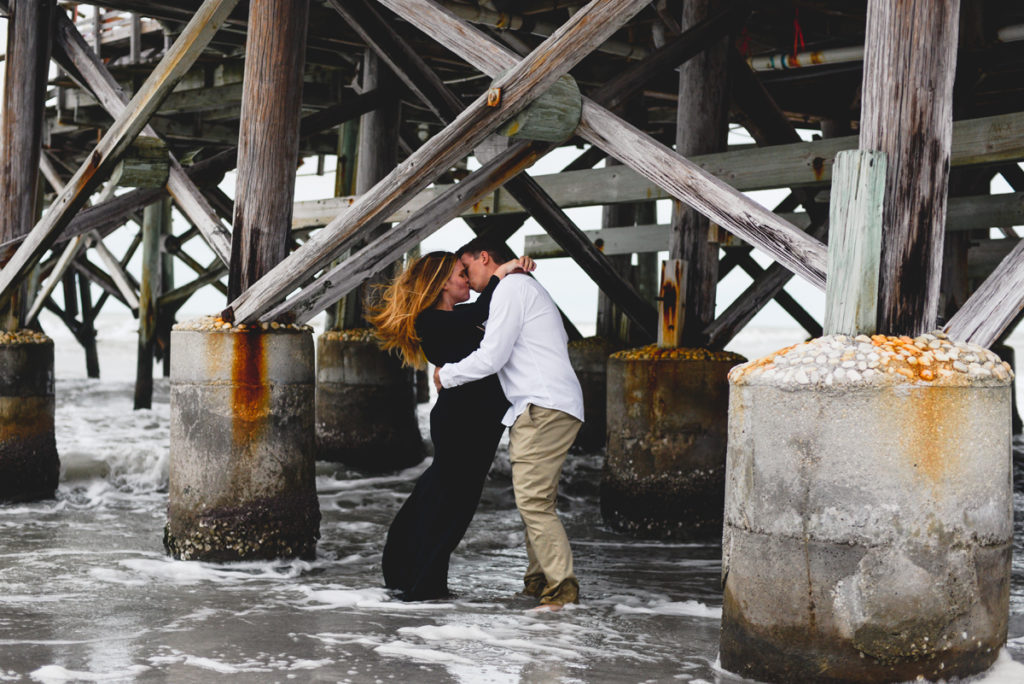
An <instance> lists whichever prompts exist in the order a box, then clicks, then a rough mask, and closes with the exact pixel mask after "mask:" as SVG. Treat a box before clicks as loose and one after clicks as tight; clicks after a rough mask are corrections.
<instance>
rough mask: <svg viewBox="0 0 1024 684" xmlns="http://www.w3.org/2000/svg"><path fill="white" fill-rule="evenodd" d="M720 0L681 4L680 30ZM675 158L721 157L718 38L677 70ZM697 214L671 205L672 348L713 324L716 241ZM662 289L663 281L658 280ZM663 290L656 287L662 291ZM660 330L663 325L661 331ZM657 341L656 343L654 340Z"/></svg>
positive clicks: (698, 341) (722, 93) (725, 119)
mask: <svg viewBox="0 0 1024 684" xmlns="http://www.w3.org/2000/svg"><path fill="white" fill-rule="evenodd" d="M724 4H725V3H724V2H722V0H690V1H689V2H686V3H684V4H683V18H682V22H681V24H680V25H681V26H682V28H684V29H687V28H690V27H691V26H694V25H696V24H698V23H699V22H701V21H703V20H706V19H707V18H708V17H710V16H714V13H715V12H716V11H720V10H721V7H722V6H723V5H724ZM676 107H677V109H676V152H677V153H679V154H681V155H682V156H684V157H691V156H694V155H699V154H707V153H710V152H724V151H725V148H726V137H727V135H728V132H729V39H728V37H726V36H723V37H720V38H719V39H718V40H717V41H715V42H714V43H712V44H711V45H709V46H708V47H707V49H705V50H704V52H702V53H701V54H699V55H697V56H696V57H694V58H693V59H690V60H688V61H687V62H686V63H685V64H683V65H682V66H681V67H679V97H678V102H677V105H676ZM710 233H711V223H710V221H708V219H707V218H705V217H704V216H703V215H702V214H701V213H700V212H698V211H697V210H696V209H694V208H693V207H690V206H688V205H686V204H684V203H683V202H681V201H679V200H675V201H673V203H672V233H671V235H670V237H669V259H671V260H682V261H684V262H685V263H686V265H687V267H686V269H685V274H686V282H685V284H684V287H685V290H686V294H685V297H684V299H685V301H686V305H687V312H686V320H685V321H683V320H682V319H680V323H681V324H682V330H681V331H680V332H679V334H678V335H673V336H672V338H673V339H678V340H679V345H678V346H687V347H701V346H703V345H704V344H705V339H704V333H703V331H704V327H705V326H707V324H708V323H710V322H711V321H713V320H714V318H715V289H716V286H717V285H718V238H717V236H714V237H712V235H711V234H710ZM663 283H664V279H663ZM664 287H665V285H664V284H663V285H662V288H664ZM661 327H662V328H664V319H663V324H662V326H661ZM659 339H660V338H659Z"/></svg>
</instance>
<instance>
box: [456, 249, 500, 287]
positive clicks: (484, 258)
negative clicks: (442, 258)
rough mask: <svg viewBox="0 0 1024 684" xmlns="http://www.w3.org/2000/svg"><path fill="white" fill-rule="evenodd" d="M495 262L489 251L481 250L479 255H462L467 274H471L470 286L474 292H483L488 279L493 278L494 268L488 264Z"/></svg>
mask: <svg viewBox="0 0 1024 684" xmlns="http://www.w3.org/2000/svg"><path fill="white" fill-rule="evenodd" d="M489 263H493V262H492V261H491V260H490V258H489V255H488V254H487V252H480V254H478V255H477V256H475V257H474V256H473V255H472V254H469V253H466V254H463V255H462V265H463V266H465V267H466V275H467V276H469V286H470V287H471V288H473V291H474V292H481V291H482V290H483V289H484V288H485V287H487V281H489V280H490V279H491V274H492V273H493V272H494V269H492V268H489V267H488V264H489Z"/></svg>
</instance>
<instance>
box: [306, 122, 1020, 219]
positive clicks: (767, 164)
mask: <svg viewBox="0 0 1024 684" xmlns="http://www.w3.org/2000/svg"><path fill="white" fill-rule="evenodd" d="M856 148H857V137H856V136H849V137H844V138H830V139H825V140H815V141H812V142H803V143H795V144H791V145H773V146H771V147H764V148H749V149H745V150H742V151H734V152H724V153H721V154H709V155H701V156H699V157H694V158H693V159H691V160H690V161H692V162H693V163H695V164H697V165H698V166H700V167H701V168H702V169H704V170H706V171H708V172H710V173H713V174H714V175H715V176H716V177H718V178H720V179H721V180H723V181H725V182H726V183H728V184H729V185H731V186H732V187H734V188H736V189H737V190H741V191H744V192H746V191H750V190H764V189H770V188H780V187H803V186H816V185H817V186H820V185H825V184H827V183H829V182H830V181H831V179H832V163H833V160H834V158H835V155H836V153H837V152H840V151H842V150H852V149H856ZM951 155H952V156H951V159H950V163H951V165H952V166H955V167H958V166H970V165H976V164H987V163H993V162H998V161H1000V160H1005V159H1024V117H1022V116H1020V115H1019V114H1005V115H999V116H994V117H987V118H982V119H972V120H969V121H958V122H956V123H954V124H953V148H952V152H951ZM815 169H820V172H818V171H816V170H815ZM534 180H536V181H537V183H538V184H539V185H540V186H541V188H543V189H544V192H546V193H547V194H549V195H551V197H552V198H554V200H555V201H556V202H557V203H558V205H559V206H560V207H562V208H572V207H588V206H596V205H600V204H616V203H625V202H639V201H646V200H652V199H670V198H671V197H672V195H671V194H670V193H669V192H668V191H666V190H664V189H663V188H661V187H660V186H658V185H657V184H656V183H653V182H652V181H650V180H648V179H647V178H645V177H644V176H642V175H640V174H638V173H636V172H635V171H633V170H631V169H630V168H629V167H614V168H611V169H605V168H598V169H586V170H577V171H567V172H563V173H557V174H546V175H538V176H534ZM443 191H444V186H438V187H431V188H428V189H427V190H424V191H423V193H421V194H419V195H417V196H416V197H414V198H413V199H412V200H410V201H409V203H408V204H406V205H405V206H403V207H402V208H401V209H400V210H398V211H396V212H394V213H392V214H390V215H389V216H388V217H387V220H389V221H402V220H405V219H406V218H408V217H409V216H410V215H411V214H413V213H415V212H416V211H418V210H419V209H421V208H422V207H423V206H424V205H425V204H426V203H427V202H429V201H430V200H431V199H433V198H434V197H436V196H437V194H439V193H440V192H443ZM354 201H355V198H354V197H337V198H329V199H324V200H308V201H302V202H296V204H295V211H294V214H293V219H292V221H293V223H292V225H293V227H295V228H314V227H317V226H323V225H326V224H327V223H328V222H329V221H330V220H331V219H334V218H337V217H338V215H339V214H340V213H341V212H344V211H347V210H348V207H349V205H350V204H352V203H353V202H354ZM522 211H523V208H522V206H521V205H520V204H519V203H518V202H516V200H515V198H514V197H512V195H511V194H509V193H503V192H502V193H498V197H497V199H496V200H490V201H486V202H481V203H480V206H479V207H475V206H472V205H471V206H470V208H469V210H468V211H466V212H465V215H484V214H514V213H519V212H522Z"/></svg>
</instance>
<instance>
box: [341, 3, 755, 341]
mask: <svg viewBox="0 0 1024 684" xmlns="http://www.w3.org/2000/svg"><path fill="white" fill-rule="evenodd" d="M331 4H332V6H334V7H335V8H336V9H337V10H338V12H340V13H341V14H342V15H343V16H344V17H345V19H346V20H347V21H348V22H349V23H350V24H351V25H352V26H353V28H354V29H355V30H356V31H357V32H358V33H359V34H360V36H361V37H362V38H363V39H364V40H365V41H366V42H367V44H368V45H370V46H371V48H373V49H374V50H376V51H377V52H378V53H379V54H380V56H381V58H382V59H383V60H384V61H385V62H387V63H388V65H389V66H390V67H391V68H392V70H393V71H394V72H395V73H396V74H398V76H399V77H400V78H401V79H402V80H403V81H404V82H405V83H406V85H407V86H409V87H410V89H412V90H413V91H414V92H417V93H418V94H419V95H420V97H421V98H424V99H425V100H426V101H427V103H428V105H429V106H430V107H431V108H432V109H433V110H434V111H435V112H436V113H437V114H438V116H439V117H440V118H441V119H442V121H447V120H448V119H449V118H450V117H453V116H455V115H457V113H458V110H459V108H460V104H459V100H458V98H457V97H456V96H455V95H454V94H452V93H451V92H450V91H449V90H448V88H447V87H446V86H445V85H444V84H443V83H442V82H441V80H440V79H439V78H437V76H436V75H435V74H434V73H433V71H432V70H431V69H430V68H429V67H428V66H427V65H426V64H425V63H424V62H423V60H422V59H420V58H419V56H418V55H417V54H416V53H415V51H413V50H412V49H411V48H409V47H408V46H407V44H406V43H405V42H404V41H403V40H402V39H401V37H399V36H398V35H397V34H395V33H394V32H393V31H392V30H391V28H390V27H389V26H388V25H387V24H386V22H385V21H384V19H383V18H382V17H381V16H380V15H379V14H378V13H377V12H376V10H375V9H374V8H373V7H372V6H370V5H369V3H367V2H365V0H354V1H352V2H345V3H341V2H339V1H338V0H332V2H331ZM746 5H747V3H746V2H733V3H730V4H729V5H728V6H727V7H726V9H725V10H723V11H722V12H720V13H718V14H716V15H714V16H712V17H710V18H709V19H708V20H707V21H704V22H701V23H700V24H698V25H696V26H694V27H693V28H692V29H691V30H689V31H687V32H686V33H685V34H684V35H682V36H679V37H678V38H676V39H675V40H673V41H671V42H670V43H668V44H666V45H665V46H663V48H662V49H659V50H658V51H656V52H655V53H654V54H652V55H651V56H649V57H648V58H646V59H645V60H643V61H642V62H640V63H638V64H636V65H634V66H633V67H631V68H629V69H627V70H625V71H624V72H623V73H621V74H620V75H619V76H618V77H617V78H616V79H613V81H612V82H611V83H609V84H608V85H607V86H606V87H604V88H602V89H601V100H602V101H603V102H607V103H609V105H611V106H618V105H619V104H621V103H622V102H624V101H625V100H626V99H628V97H630V96H631V95H633V94H634V93H636V92H637V91H638V90H639V89H640V88H641V87H642V86H643V84H644V83H645V82H646V81H647V80H648V79H650V78H651V77H653V76H654V75H657V74H659V73H661V72H663V71H665V70H666V69H670V68H674V67H675V66H676V65H678V64H679V63H680V62H682V61H684V60H686V59H688V58H689V57H692V56H693V55H695V54H697V53H698V52H699V51H700V50H701V49H703V47H704V46H705V45H706V44H707V43H708V41H710V40H713V39H714V38H716V37H718V36H720V35H722V33H724V32H725V31H727V30H728V27H729V26H731V25H732V24H733V23H735V22H736V20H737V18H738V17H739V16H741V15H743V14H745V13H746V11H747V9H746ZM554 147H555V145H549V146H547V147H546V148H544V149H543V151H541V153H546V152H547V151H550V150H551V149H554ZM521 149H523V150H524V151H525V150H526V149H529V153H530V154H536V153H538V151H540V150H541V148H539V147H533V148H521ZM602 156H603V153H602ZM505 188H506V190H508V192H509V194H511V195H512V196H513V197H514V198H515V199H516V200H517V201H518V202H519V203H520V204H521V205H522V206H523V207H524V208H526V209H528V210H529V212H530V213H531V214H532V215H533V217H534V218H535V219H536V220H537V222H538V223H539V224H540V225H541V226H542V227H543V228H544V229H545V230H546V231H547V232H548V233H549V234H550V235H551V236H552V238H554V239H555V240H556V241H557V242H558V243H559V244H560V245H561V246H562V247H563V248H564V249H566V251H568V252H569V253H570V254H571V255H572V256H573V258H574V260H576V261H577V263H578V264H579V265H580V266H581V268H582V269H583V270H584V272H586V273H587V274H588V275H589V276H590V277H591V278H592V279H593V280H594V281H595V282H596V283H597V284H598V286H599V287H600V288H601V290H602V291H604V292H605V293H606V294H608V296H609V297H610V298H611V299H612V300H613V301H615V302H616V304H618V305H619V306H620V307H621V308H622V309H623V310H624V311H625V312H626V313H627V315H629V316H630V318H631V319H632V320H634V322H636V323H637V324H638V326H639V327H640V328H641V329H642V330H644V331H646V332H647V333H648V335H650V336H651V337H652V339H653V331H654V329H655V328H654V323H655V319H656V317H657V312H656V311H655V309H654V307H653V306H651V304H650V303H649V302H647V301H646V300H645V299H644V298H643V297H642V296H641V295H640V294H639V293H638V292H637V291H636V289H635V288H634V287H633V286H632V284H631V283H629V281H627V280H625V279H624V278H622V276H621V275H620V274H619V273H617V272H616V271H615V269H614V268H613V267H612V266H611V265H610V263H609V262H608V260H607V258H606V257H605V256H604V255H603V254H601V252H600V250H598V249H597V248H596V247H594V246H593V244H592V243H591V241H590V240H588V239H586V238H585V236H584V234H583V232H582V231H581V230H580V229H579V228H578V227H577V226H576V225H575V224H574V223H573V222H572V221H571V220H570V219H569V218H568V216H567V215H566V214H565V212H564V211H562V209H561V208H560V207H559V206H558V204H557V203H556V202H554V201H553V200H552V199H551V198H550V197H549V196H548V195H547V194H546V193H544V192H543V190H541V188H540V186H539V185H537V183H536V182H535V181H533V180H532V179H531V178H529V176H527V175H526V174H522V175H521V176H519V177H516V178H513V179H510V180H509V181H508V182H507V183H506V184H505Z"/></svg>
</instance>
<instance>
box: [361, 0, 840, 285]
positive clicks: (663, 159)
mask: <svg viewBox="0 0 1024 684" xmlns="http://www.w3.org/2000/svg"><path fill="white" fill-rule="evenodd" d="M380 2H381V4H383V5H385V6H387V7H389V8H391V9H393V10H395V11H396V12H399V13H400V14H401V15H402V16H403V18H405V19H407V20H409V21H410V23H412V24H414V25H415V26H417V27H419V28H420V29H421V30H422V31H424V32H425V33H427V34H428V35H430V36H431V37H433V38H435V39H436V40H437V41H438V42H440V43H441V44H442V45H444V46H445V47H447V48H448V49H449V50H451V51H452V52H454V53H456V54H457V55H459V56H460V57H462V58H463V59H465V60H466V61H467V62H469V63H470V64H472V65H473V66H475V67H476V68H478V69H480V70H481V71H483V72H484V73H486V74H488V75H491V76H494V75H496V74H499V73H502V72H503V71H505V70H506V69H508V67H509V66H510V65H512V64H515V63H516V61H517V60H518V57H517V56H516V54H515V53H514V52H512V51H511V50H509V49H508V48H506V47H505V46H504V45H502V44H500V43H498V42H497V41H495V40H493V39H491V38H489V37H488V36H487V35H486V34H484V33H483V32H482V31H479V30H478V29H476V28H475V27H473V26H471V25H469V24H468V23H466V22H463V21H462V20H460V19H459V18H458V17H456V16H455V15H454V14H452V13H451V12H449V11H447V10H445V9H444V8H443V7H441V6H440V5H438V4H436V3H434V2H430V0H380ZM577 134H578V135H580V136H581V137H582V138H584V139H585V140H587V141H589V142H591V143H593V144H595V145H597V146H598V147H600V148H601V149H603V150H605V151H606V152H608V153H609V154H611V155H612V156H614V157H615V158H617V159H619V160H620V161H622V162H623V163H625V164H628V165H629V166H630V167H632V168H633V170H634V171H636V172H637V173H639V174H640V175H642V176H644V177H646V178H648V179H649V180H650V181H651V182H653V183H655V184H657V185H658V186H659V187H662V188H664V189H665V190H666V191H667V192H669V193H670V194H672V195H673V196H674V197H676V198H678V199H679V200H681V201H683V202H686V203H687V204H689V205H690V206H692V207H693V208H694V209H696V210H697V211H699V212H701V213H702V214H704V215H705V216H707V217H708V218H710V219H711V220H713V221H715V222H716V223H718V224H719V225H721V226H722V227H724V228H725V229H726V230H728V231H730V232H732V233H734V234H736V235H738V236H739V237H741V238H743V239H744V240H746V241H747V242H750V243H751V244H753V245H755V246H757V247H759V248H760V249H762V250H763V251H764V252H766V253H767V254H769V255H770V256H771V257H772V258H773V259H775V260H776V261H778V262H780V263H782V264H784V265H785V266H786V267H787V268H789V269H790V270H791V271H793V272H795V273H797V274H798V275H800V276H802V277H803V278H805V279H806V280H808V281H809V282H810V283H811V284H813V285H815V286H816V287H818V288H820V289H824V287H825V265H826V251H825V246H824V245H823V244H822V243H821V242H820V241H818V240H815V239H814V238H812V237H810V236H808V235H806V234H805V233H803V232H802V231H801V230H800V229H799V228H797V227H796V226H794V225H792V224H791V223H789V222H788V221H784V220H782V219H780V218H779V217H778V216H776V215H775V214H773V213H772V212H770V211H769V210H768V209H765V208H764V207H762V206H761V205H759V204H757V203H756V202H754V201H753V200H751V199H749V198H748V197H746V196H745V195H743V194H742V193H740V192H739V191H737V190H735V189H733V188H732V187H730V186H729V185H727V184H726V183H725V182H724V181H721V180H719V179H718V178H715V177H714V176H712V175H711V174H709V173H708V172H706V171H704V170H703V169H701V168H700V167H698V166H696V165H695V164H693V163H691V162H690V161H688V160H687V159H685V158H683V157H682V156H680V155H678V154H676V153H675V152H673V151H672V150H670V149H669V148H668V147H666V146H664V145H662V144H661V143H659V142H657V141H655V140H652V139H651V138H650V137H649V136H647V135H645V134H644V133H643V132H642V131H640V130H638V129H636V128H635V127H633V126H631V125H630V124H628V123H627V122H625V121H623V120H622V119H621V118H619V117H618V116H616V115H614V114H613V113H611V112H609V111H608V110H606V109H604V108H603V107H601V106H600V105H599V104H597V103H596V102H594V101H593V100H590V99H589V98H586V97H584V98H583V113H582V116H581V120H580V125H579V128H577Z"/></svg>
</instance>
